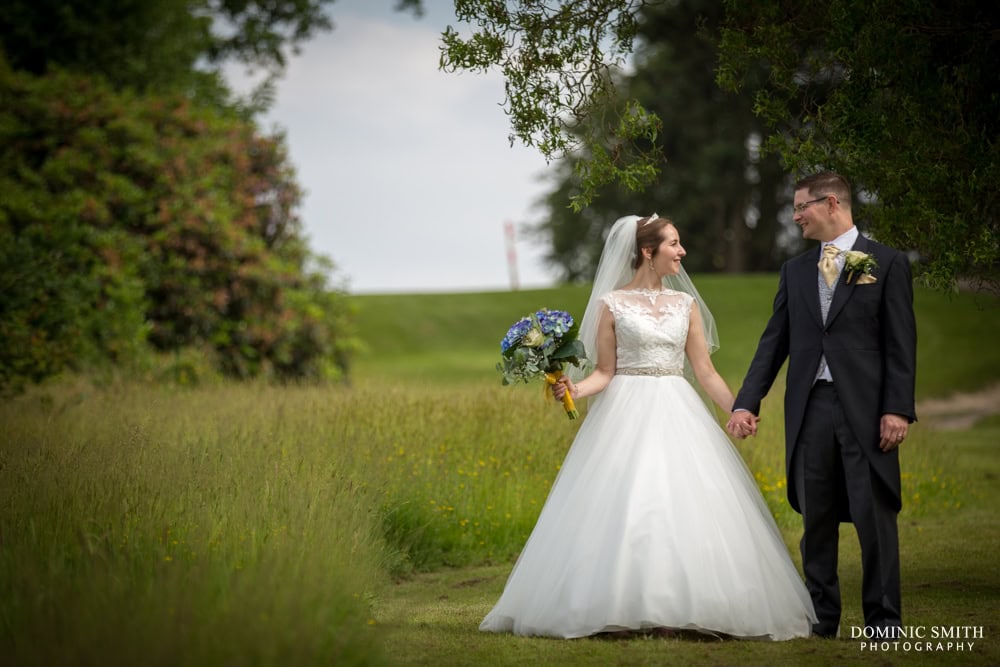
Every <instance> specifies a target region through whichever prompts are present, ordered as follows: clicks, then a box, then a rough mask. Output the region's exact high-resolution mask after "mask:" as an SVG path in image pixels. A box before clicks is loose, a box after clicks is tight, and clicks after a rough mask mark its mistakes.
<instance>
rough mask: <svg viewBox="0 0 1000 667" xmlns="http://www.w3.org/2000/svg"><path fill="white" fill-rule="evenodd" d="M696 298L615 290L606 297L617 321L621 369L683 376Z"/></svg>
mask: <svg viewBox="0 0 1000 667" xmlns="http://www.w3.org/2000/svg"><path fill="white" fill-rule="evenodd" d="M692 300H693V298H692V297H691V295H689V294H685V293H684V292H675V291H673V290H669V289H662V290H647V289H640V290H616V291H614V292H611V293H610V294H607V295H605V296H604V297H603V301H604V303H605V305H607V307H608V309H609V310H610V311H611V314H612V315H613V316H614V318H615V337H616V338H617V343H618V369H619V370H622V369H644V370H645V369H658V370H663V371H669V372H675V373H680V372H683V369H684V345H685V343H686V342H687V333H688V324H689V323H690V321H691V302H692Z"/></svg>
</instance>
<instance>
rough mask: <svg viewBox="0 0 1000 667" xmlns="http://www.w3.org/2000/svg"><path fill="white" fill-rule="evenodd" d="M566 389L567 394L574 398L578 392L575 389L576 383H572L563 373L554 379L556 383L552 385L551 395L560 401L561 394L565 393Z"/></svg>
mask: <svg viewBox="0 0 1000 667" xmlns="http://www.w3.org/2000/svg"><path fill="white" fill-rule="evenodd" d="M567 391H568V392H569V395H570V396H572V397H573V398H576V397H577V394H579V391H578V390H577V388H576V385H575V384H573V381H572V380H570V379H569V378H568V377H566V376H565V375H563V376H562V377H560V378H559V379H558V380H556V383H555V384H554V385H552V395H553V396H555V397H556V398H557V399H559V400H560V401H561V400H562V397H563V394H565V393H566V392H567Z"/></svg>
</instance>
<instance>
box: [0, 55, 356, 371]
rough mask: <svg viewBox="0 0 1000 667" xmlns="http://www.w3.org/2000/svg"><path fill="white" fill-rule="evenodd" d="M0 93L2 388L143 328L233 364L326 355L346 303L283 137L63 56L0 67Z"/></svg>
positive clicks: (129, 342) (307, 364) (132, 342)
mask: <svg viewBox="0 0 1000 667" xmlns="http://www.w3.org/2000/svg"><path fill="white" fill-rule="evenodd" d="M0 64H2V61H0ZM0 100H2V102H3V104H2V105H0V191H2V192H3V193H4V196H3V197H0V265H2V266H3V267H4V270H3V273H2V274H0V286H2V287H3V290H4V299H3V301H2V304H0V335H3V337H4V340H5V345H4V346H3V352H2V353H0V389H3V388H7V389H16V388H18V386H20V385H21V384H23V383H24V382H27V381H34V380H38V379H41V378H43V377H45V376H47V375H51V374H53V373H57V372H59V371H60V370H61V369H62V368H64V367H80V366H81V365H87V364H88V363H95V362H96V363H100V362H102V361H110V362H120V361H123V360H125V359H127V358H128V357H130V356H134V355H135V354H139V353H141V352H142V350H143V349H144V345H145V342H146V341H147V340H148V341H149V342H150V343H151V344H152V345H154V346H155V347H156V348H157V349H160V350H179V349H181V348H184V347H192V346H193V347H198V348H201V349H209V350H211V351H212V354H213V355H214V357H215V359H216V360H217V363H218V365H219V367H220V369H221V370H222V371H224V372H225V373H227V374H229V375H232V376H236V377H251V376H256V375H260V374H270V375H273V376H276V377H280V378H302V377H331V376H336V375H337V374H339V373H340V369H339V368H338V360H339V358H340V357H342V355H343V353H345V352H348V351H350V350H351V348H352V347H353V346H354V344H355V343H354V340H353V338H352V336H351V330H350V328H349V322H348V321H347V316H348V315H349V309H348V307H347V304H346V297H344V295H343V294H342V293H340V292H339V291H337V290H333V289H330V288H329V286H328V285H327V279H326V278H325V275H324V274H323V273H322V272H321V271H320V270H319V269H320V268H322V266H321V265H320V264H319V263H318V262H320V261H321V260H318V258H316V257H314V256H313V255H312V253H311V252H310V251H309V249H308V247H307V245H306V243H305V239H304V237H303V235H302V230H301V225H300V222H299V220H298V218H297V216H296V214H295V210H296V208H297V205H298V200H299V196H300V193H299V189H298V187H297V186H296V184H295V182H294V180H293V177H294V174H293V172H292V170H291V167H290V166H289V165H288V163H287V156H286V155H285V150H284V145H283V142H282V140H281V137H264V136H261V135H260V134H259V133H258V132H257V128H256V126H255V125H254V124H253V123H252V122H250V121H247V120H245V119H243V118H241V117H240V116H239V115H237V114H235V113H228V114H227V113H224V112H223V111H221V110H219V109H213V108H208V107H203V106H197V105H194V104H192V103H191V102H190V100H188V99H187V98H186V97H185V96H183V95H179V94H165V95H160V96H149V95H137V94H135V93H132V92H128V91H114V90H112V89H111V87H110V86H109V85H108V84H107V83H106V82H104V81H103V80H102V79H100V78H98V79H90V78H88V77H84V76H79V75H75V74H69V73H52V74H50V75H47V76H45V77H34V76H31V75H28V74H25V73H14V72H11V71H10V70H9V69H6V70H5V69H3V68H2V67H0ZM340 365H341V366H342V365H343V364H340Z"/></svg>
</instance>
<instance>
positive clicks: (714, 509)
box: [480, 214, 816, 640]
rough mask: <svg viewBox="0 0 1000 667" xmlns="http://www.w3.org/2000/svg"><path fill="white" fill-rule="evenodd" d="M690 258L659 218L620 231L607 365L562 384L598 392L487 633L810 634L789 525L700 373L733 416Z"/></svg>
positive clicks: (606, 317)
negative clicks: (685, 264) (721, 420)
mask: <svg viewBox="0 0 1000 667" xmlns="http://www.w3.org/2000/svg"><path fill="white" fill-rule="evenodd" d="M685 254H686V253H685V250H684V248H683V247H682V246H681V243H680V237H679V235H678V233H677V229H676V228H675V227H674V225H673V224H672V223H671V221H670V220H668V219H666V218H660V217H657V216H656V214H653V215H652V216H649V217H646V218H639V217H637V216H628V217H625V218H621V219H619V220H618V221H617V222H616V223H615V224H614V226H613V227H612V228H611V231H610V233H609V235H608V239H607V241H606V243H605V246H604V251H603V253H602V255H601V260H600V263H599V265H598V270H597V275H596V276H595V279H594V287H593V292H592V294H591V297H590V302H589V304H588V306H587V310H586V312H585V313H584V317H583V320H582V321H581V325H580V338H581V340H582V341H583V343H584V345H585V347H586V349H587V352H588V354H589V356H590V358H591V361H592V362H594V363H595V367H594V369H593V372H591V373H590V374H589V375H588V376H587V377H585V378H583V379H582V380H580V379H579V378H577V379H578V380H579V382H573V381H572V379H569V378H565V377H564V378H562V379H561V380H560V383H559V384H557V385H556V386H555V387H554V391H555V393H556V395H557V397H561V396H562V394H563V392H565V391H569V392H570V394H571V395H572V396H573V397H574V398H582V397H586V396H596V398H595V399H594V400H593V401H592V403H591V405H590V408H589V411H588V414H587V417H586V419H585V420H584V422H583V423H582V425H581V426H580V430H579V431H578V433H577V436H576V439H575V441H574V442H573V445H572V447H571V448H570V450H569V452H568V454H567V455H566V459H565V461H564V462H563V465H562V468H561V470H560V472H559V475H558V476H557V477H556V480H555V482H554V483H553V486H552V489H551V491H550V492H549V497H548V499H547V500H546V502H545V506H544V507H543V508H542V511H541V514H540V515H539V517H538V522H537V523H536V524H535V528H534V530H533V531H532V533H531V536H530V537H529V538H528V542H527V543H526V544H525V546H524V549H523V550H522V551H521V555H520V556H519V557H518V560H517V563H516V564H515V565H514V569H513V571H512V572H511V574H510V578H509V579H508V580H507V584H506V587H505V589H504V591H503V594H502V595H501V597H500V600H499V601H498V602H497V603H496V605H495V606H494V607H493V609H492V611H490V613H489V614H487V616H486V618H485V619H484V620H483V622H482V624H481V625H480V630H484V631H487V632H514V633H516V634H519V635H542V636H549V637H565V638H571V637H585V636H588V635H593V634H596V633H602V632H617V631H629V630H631V631H657V632H661V633H669V632H670V631H672V630H696V631H701V632H706V633H712V634H717V635H719V634H721V635H729V636H733V637H753V638H761V639H773V640H783V639H790V638H793V637H807V636H809V634H810V631H811V626H812V624H813V623H814V622H815V620H816V616H815V614H814V612H813V606H812V602H811V601H810V598H809V594H808V592H807V591H806V589H805V586H804V585H803V584H802V580H801V578H800V577H799V574H798V571H797V570H796V569H795V566H794V564H793V563H792V561H791V559H790V558H789V555H788V551H787V549H786V548H785V544H784V542H783V541H782V538H781V534H780V533H779V532H778V528H777V526H776V525H775V523H774V519H773V518H772V517H771V514H770V512H769V511H768V508H767V505H766V504H765V503H764V500H763V499H762V498H761V496H760V492H759V491H758V490H757V487H756V485H755V483H754V480H753V477H752V476H751V475H750V472H749V471H748V470H747V468H746V465H745V464H744V463H743V460H742V459H741V458H740V456H739V454H738V453H737V452H736V450H735V449H734V448H733V446H732V443H731V442H730V441H729V439H728V437H727V436H726V434H725V432H724V431H723V430H722V428H721V427H720V426H719V424H718V423H717V422H716V419H715V417H714V415H713V414H712V413H711V412H710V411H709V410H708V408H707V407H706V405H705V404H704V403H703V402H702V400H701V398H700V396H699V395H698V393H697V392H696V391H695V389H694V387H693V386H692V385H691V384H690V383H689V382H688V380H687V379H686V378H685V366H686V363H687V364H688V365H689V368H690V370H691V371H693V373H694V376H695V377H696V378H697V380H698V383H699V384H700V385H701V386H702V388H703V389H704V390H705V392H706V393H707V394H708V395H709V396H710V397H711V398H712V400H714V401H715V402H716V403H717V404H718V405H719V406H721V407H722V408H723V409H724V410H725V411H726V412H727V413H728V412H729V411H730V410H731V408H732V405H733V394H732V392H731V391H730V390H729V387H728V386H727V385H726V383H725V381H724V380H723V379H722V378H721V377H720V376H719V374H718V373H717V372H716V370H715V367H714V366H713V365H712V362H711V359H710V357H709V355H710V352H711V351H714V349H715V348H716V347H718V345H717V342H716V334H715V326H714V320H713V319H712V316H711V313H710V312H709V311H708V309H707V308H706V307H705V305H704V302H702V300H701V298H700V296H699V295H698V292H697V290H695V289H694V286H693V285H692V284H691V282H690V280H689V279H688V277H687V274H686V273H685V272H684V270H683V268H681V259H683V257H684V255H685ZM595 351H596V354H595Z"/></svg>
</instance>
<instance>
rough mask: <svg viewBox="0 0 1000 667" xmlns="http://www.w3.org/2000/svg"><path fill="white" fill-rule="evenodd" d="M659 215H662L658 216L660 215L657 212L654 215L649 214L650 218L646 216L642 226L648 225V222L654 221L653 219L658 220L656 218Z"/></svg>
mask: <svg viewBox="0 0 1000 667" xmlns="http://www.w3.org/2000/svg"><path fill="white" fill-rule="evenodd" d="M659 217H660V216H658V215H656V214H655V213H654V214H653V215H651V216H649V217H648V218H646V222H644V223H642V226H643V227H645V226H646V225H648V224H649V223H651V222H652V221H653V220H656V219H657V218H659Z"/></svg>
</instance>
